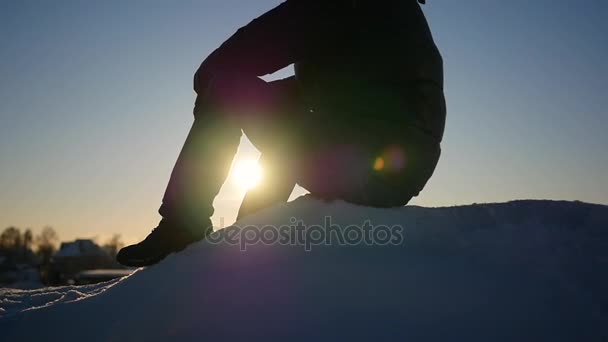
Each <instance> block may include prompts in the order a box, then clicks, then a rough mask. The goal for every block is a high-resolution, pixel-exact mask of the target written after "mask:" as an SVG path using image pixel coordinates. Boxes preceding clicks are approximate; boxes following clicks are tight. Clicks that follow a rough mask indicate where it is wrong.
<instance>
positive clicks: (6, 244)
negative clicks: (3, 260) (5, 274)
mask: <svg viewBox="0 0 608 342" xmlns="http://www.w3.org/2000/svg"><path fill="white" fill-rule="evenodd" d="M21 247H22V239H21V231H20V230H19V228H16V227H8V228H6V229H5V230H4V231H3V232H2V234H0V248H2V249H6V250H18V249H21Z"/></svg>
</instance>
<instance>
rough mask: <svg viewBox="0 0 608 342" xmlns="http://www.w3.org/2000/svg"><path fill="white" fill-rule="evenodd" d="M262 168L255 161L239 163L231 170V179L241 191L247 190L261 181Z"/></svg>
mask: <svg viewBox="0 0 608 342" xmlns="http://www.w3.org/2000/svg"><path fill="white" fill-rule="evenodd" d="M262 176H263V171H262V167H261V166H260V164H258V162H257V161H256V160H244V161H239V162H237V163H236V164H235V165H234V169H233V170H232V179H233V180H234V182H235V183H236V184H237V185H238V186H239V187H240V188H242V189H244V190H249V189H252V188H254V187H256V186H257V185H258V184H259V183H260V182H261V181H262Z"/></svg>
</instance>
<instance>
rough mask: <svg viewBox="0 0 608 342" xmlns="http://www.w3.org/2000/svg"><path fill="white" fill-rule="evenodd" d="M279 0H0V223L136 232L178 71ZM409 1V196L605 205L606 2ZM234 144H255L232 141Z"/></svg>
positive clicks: (187, 77)
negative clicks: (419, 70) (417, 45)
mask: <svg viewBox="0 0 608 342" xmlns="http://www.w3.org/2000/svg"><path fill="white" fill-rule="evenodd" d="M279 2H280V1H276V0H275V1H272V0H256V1H246V0H196V1H195V0H188V1H185V0H179V1H169V0H164V1H158V0H128V1H127V0H120V1H119V0H104V1H79V0H73V1H66V0H56V1H43V0H39V1H32V0H21V1H2V2H0V168H1V171H0V228H2V227H5V226H8V225H17V226H19V227H22V228H25V227H32V228H34V229H35V230H37V229H39V228H41V227H42V226H43V225H46V224H50V225H52V226H54V227H55V228H56V229H57V230H58V232H59V234H60V235H61V237H62V238H63V239H70V238H74V237H76V236H80V237H94V236H98V237H100V238H104V237H106V236H109V235H110V234H112V233H114V232H119V233H122V234H123V236H124V237H125V239H126V240H128V241H134V240H136V239H138V238H141V237H143V236H145V235H146V234H147V233H148V232H149V230H150V229H151V228H152V227H153V226H155V224H156V223H157V221H158V219H159V217H158V215H157V214H156V209H157V207H158V204H159V200H160V198H161V196H162V193H163V190H164V187H165V185H166V182H167V179H168V176H169V173H170V170H171V167H172V166H173V162H174V160H175V158H176V156H177V153H178V151H179V148H180V147H181V144H182V142H183V139H184V137H185V135H186V133H187V130H188V128H189V125H190V124H191V122H192V115H191V109H192V103H193V100H194V94H193V92H192V89H191V88H192V74H193V72H194V71H195V70H196V68H197V66H198V65H199V64H200V62H201V61H202V59H203V58H204V57H205V56H207V55H208V54H209V53H210V52H211V51H212V50H213V49H214V48H215V47H216V46H218V45H219V44H220V43H221V42H222V41H223V40H224V39H226V38H227V37H228V36H230V35H231V34H232V33H233V32H234V31H236V29H238V28H239V27H240V26H242V25H244V24H245V23H247V22H249V21H250V20H251V19H253V18H254V17H256V16H258V15H260V14H262V13H263V12H265V11H266V10H268V9H270V8H272V7H274V6H275V5H277V4H278V3H279ZM424 9H425V12H426V14H427V17H428V19H429V22H430V24H431V26H432V30H433V33H434V35H435V38H436V41H437V44H438V45H439V47H440V49H441V51H442V53H443V55H444V59H445V69H446V96H447V100H448V121H447V130H446V135H445V139H444V145H443V149H444V154H443V158H442V160H441V161H440V164H439V166H438V169H437V172H436V174H435V176H434V178H433V179H432V180H431V181H430V183H429V184H428V186H427V189H426V190H425V191H424V192H423V193H422V195H421V196H420V197H419V198H417V199H416V200H415V201H413V202H412V203H413V204H420V205H428V206H442V205H453V204H467V203H472V202H490V201H492V202H493V201H505V200H511V199H519V198H551V199H571V200H573V199H578V200H583V201H589V202H596V203H608V176H607V175H608V153H607V152H606V150H607V148H608V134H606V130H607V129H608V115H606V114H607V113H606V112H607V109H606V108H608V96H607V93H606V91H607V90H608V63H607V62H606V61H608V41H607V38H606V37H608V21H607V20H606V18H607V17H608V2H606V1H604V0H589V1H566V0H513V1H504V0H458V1H452V0H449V1H448V0H429V1H428V5H427V6H425V7H424ZM311 20H313V21H314V19H312V18H311ZM284 74H285V73H283V75H284ZM240 157H242V158H252V157H255V151H254V150H253V148H252V147H251V146H250V145H248V144H246V143H245V144H244V145H243V146H242V149H241V152H240ZM298 193H301V192H298ZM242 195H243V193H242V191H240V190H239V189H237V188H235V187H234V186H233V185H232V184H231V183H230V182H228V183H227V185H226V186H225V188H224V190H223V191H222V194H221V196H220V198H218V200H217V201H216V206H217V215H216V216H215V217H214V219H215V221H216V224H219V218H220V217H224V218H225V223H226V224H229V223H231V222H232V220H233V218H234V215H235V211H236V208H237V206H238V204H239V202H240V197H241V196H242Z"/></svg>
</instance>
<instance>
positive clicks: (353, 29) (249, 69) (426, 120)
mask: <svg viewBox="0 0 608 342" xmlns="http://www.w3.org/2000/svg"><path fill="white" fill-rule="evenodd" d="M419 3H424V1H422V0H383V1H378V0H357V1H352V0H331V1H328V0H287V1H285V2H283V3H282V4H280V5H278V6H277V7H275V8H274V9H272V10H270V11H268V12H267V13H265V14H263V15H262V16H260V17H259V18H257V19H255V20H253V21H252V22H251V23H249V24H248V25H246V26H244V27H242V28H241V29H239V30H238V31H237V32H236V33H235V34H234V35H233V36H231V37H230V38H229V39H228V40H227V41H226V42H224V43H223V44H222V45H221V46H220V47H219V48H218V49H216V50H215V51H214V52H213V53H211V55H209V56H208V57H207V58H206V59H205V60H204V61H203V63H202V64H201V66H200V68H199V69H198V71H197V72H196V73H195V76H194V90H195V92H196V93H197V98H196V102H195V106H194V123H193V125H192V128H191V130H190V133H189V134H188V137H187V139H186V142H185V144H184V146H183V148H182V151H181V153H180V154H179V157H178V159H177V162H176V164H175V167H174V169H173V172H172V174H171V177H170V180H169V183H168V185H167V190H166V192H165V195H164V197H163V201H162V205H161V207H160V209H159V213H160V214H161V216H162V219H161V221H160V223H159V225H158V226H157V227H156V228H155V229H154V230H153V231H152V232H151V233H150V234H149V235H148V237H146V239H145V240H143V241H142V242H140V243H138V244H135V245H131V246H128V247H125V248H123V249H122V250H121V251H120V252H119V253H118V255H117V260H118V262H120V263H121V264H123V265H127V266H146V265H151V264H154V263H157V262H159V261H160V260H162V259H163V258H165V257H166V256H167V255H168V254H170V253H173V252H176V251H180V250H182V249H184V248H185V247H186V246H188V245H189V244H191V243H193V242H196V241H199V240H201V239H203V238H205V237H206V236H207V235H208V234H210V233H211V232H212V230H213V228H212V224H211V220H210V217H211V216H212V214H213V211H214V209H213V200H214V198H215V196H216V195H217V194H218V192H219V190H220V188H221V186H222V184H223V182H224V181H225V179H226V177H227V174H228V172H229V169H230V166H231V163H232V160H233V158H234V155H235V153H236V150H237V148H238V145H239V141H240V137H241V134H242V133H243V132H244V133H245V134H246V135H247V137H248V138H249V139H250V141H251V142H252V143H253V144H254V146H256V148H257V149H258V150H259V151H260V152H261V153H262V156H261V158H260V164H261V165H262V166H263V167H264V170H265V177H264V179H265V180H264V181H263V182H262V184H260V185H259V186H257V187H256V188H254V189H252V190H250V191H249V192H248V193H247V195H246V196H245V199H244V200H243V203H242V205H241V207H240V210H239V213H238V217H239V218H241V217H243V216H245V215H249V214H251V213H253V212H256V211H258V210H260V209H263V208H266V207H269V206H271V205H273V204H277V203H280V202H285V201H287V199H288V197H289V195H290V194H291V192H292V190H293V188H294V186H295V185H296V184H299V185H301V186H302V187H304V188H305V189H307V190H308V191H309V192H310V193H311V195H312V196H315V197H318V198H321V199H325V200H335V199H340V200H344V201H347V202H350V203H355V204H359V205H366V206H373V207H397V206H404V205H406V204H407V203H408V202H409V200H410V199H411V198H412V197H414V196H417V195H418V194H419V192H420V191H421V190H422V189H423V188H424V186H425V185H426V183H427V181H428V179H429V178H430V177H431V176H432V174H433V172H434V170H435V167H436V165H437V162H438V160H439V156H440V154H441V148H440V144H441V140H442V137H443V131H444V126H445V117H446V104H445V98H444V94H443V60H442V57H441V54H440V52H439V50H438V48H437V46H436V44H435V42H434V40H433V37H432V35H431V32H430V29H429V26H428V23H427V21H426V18H425V16H424V14H423V12H422V9H421V7H420V5H419ZM292 64H293V65H294V71H295V75H294V76H292V77H289V78H286V79H282V80H277V81H273V82H266V81H264V80H262V79H261V78H260V76H264V75H267V74H272V73H274V72H276V71H278V70H281V69H283V68H285V67H288V66H290V65H292Z"/></svg>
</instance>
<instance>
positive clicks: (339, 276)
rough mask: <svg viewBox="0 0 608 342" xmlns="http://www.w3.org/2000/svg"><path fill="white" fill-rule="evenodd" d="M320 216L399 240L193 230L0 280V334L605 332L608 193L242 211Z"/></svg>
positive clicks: (384, 336)
mask: <svg viewBox="0 0 608 342" xmlns="http://www.w3.org/2000/svg"><path fill="white" fill-rule="evenodd" d="M325 216H331V219H332V223H333V224H337V225H340V226H341V227H342V229H344V227H346V226H348V225H351V224H356V225H362V224H363V223H364V221H366V220H368V219H369V220H371V223H372V224H374V225H380V224H386V225H389V226H393V225H401V226H402V227H403V228H404V230H403V233H404V235H403V240H402V242H401V243H400V244H399V245H397V246H392V245H389V246H380V245H376V246H362V245H359V246H339V245H337V244H336V243H334V244H332V245H329V246H320V245H316V246H313V247H312V249H311V251H308V252H307V251H305V248H303V246H301V245H286V244H280V243H275V244H271V245H268V244H265V243H261V242H260V243H258V244H256V245H254V246H248V248H247V251H246V252H244V251H241V248H240V247H239V246H238V245H230V244H227V243H223V244H211V243H210V242H208V241H205V242H201V243H198V244H196V245H193V246H191V247H190V248H188V249H187V250H185V251H184V252H182V253H179V254H175V255H172V256H170V257H169V258H167V259H166V260H165V261H163V262H162V263H160V264H159V265H156V266H154V267H149V268H147V269H143V270H139V271H137V272H135V273H134V274H133V275H131V276H129V277H125V278H122V279H120V280H117V281H113V282H109V283H105V284H100V285H92V286H84V287H64V288H53V289H43V290H35V291H8V290H4V291H3V292H2V290H0V315H1V316H3V317H2V318H0V339H1V340H3V341H17V340H19V341H23V340H25V341H29V340H31V341H34V340H38V341H40V340H71V339H74V340H76V339H86V340H92V341H96V340H100V341H109V340H112V341H130V340H137V341H139V340H146V341H154V340H162V341H165V340H173V339H177V340H197V341H201V340H202V341H235V340H248V341H256V340H261V339H264V340H267V341H273V340H278V339H284V340H289V341H291V340H306V341H315V340H316V341H340V340H396V341H446V340H450V341H608V291H606V289H608V207H606V206H601V205H591V204H585V203H580V202H553V201H517V202H510V203H505V204H484V205H471V206H462V207H451V208H420V207H406V208H399V209H372V208H364V207H358V206H353V205H350V204H346V203H343V202H333V203H324V202H321V201H317V200H314V199H312V198H308V197H306V198H300V199H298V200H296V201H294V202H291V203H288V204H285V205H282V206H279V207H275V208H272V209H269V210H265V211H263V212H261V213H259V214H257V215H254V216H251V217H249V218H247V219H246V220H244V221H242V222H239V223H238V225H239V226H240V227H246V226H249V225H257V226H259V227H262V226H264V225H275V226H280V225H284V224H290V222H292V221H293V220H292V218H296V219H298V220H302V221H303V222H304V223H305V224H306V225H312V224H320V225H323V224H324V220H325ZM247 229H250V228H247ZM229 231H230V230H229V229H226V230H222V231H220V232H218V233H216V234H220V235H216V237H217V236H222V235H221V234H228V232H229ZM232 231H233V232H234V231H235V230H232Z"/></svg>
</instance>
